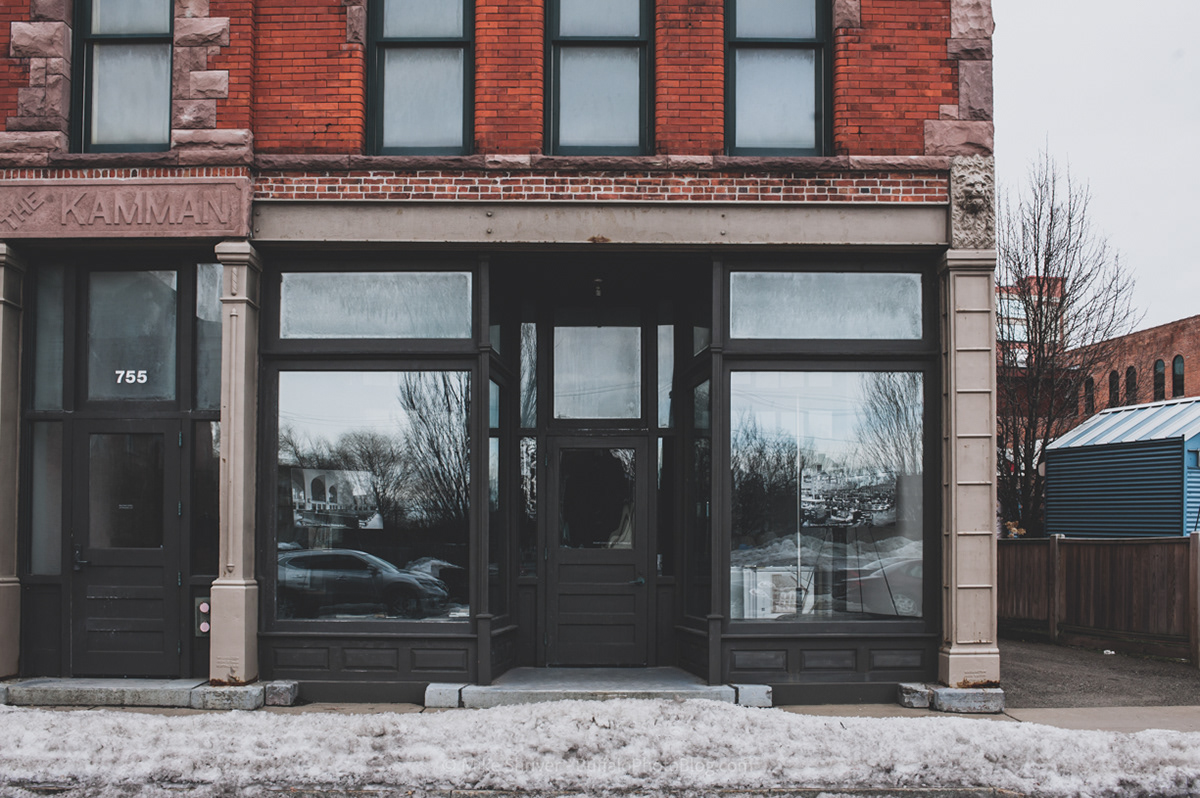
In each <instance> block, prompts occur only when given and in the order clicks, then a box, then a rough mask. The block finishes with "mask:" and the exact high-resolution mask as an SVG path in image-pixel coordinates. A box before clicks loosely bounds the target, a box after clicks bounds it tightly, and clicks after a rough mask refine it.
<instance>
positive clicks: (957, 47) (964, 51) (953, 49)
mask: <svg viewBox="0 0 1200 798" xmlns="http://www.w3.org/2000/svg"><path fill="white" fill-rule="evenodd" d="M946 54H947V55H949V56H950V57H951V58H957V59H959V60H961V61H991V60H992V40H991V39H951V40H950V41H948V42H946Z"/></svg>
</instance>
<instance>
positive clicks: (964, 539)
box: [938, 250, 1000, 687]
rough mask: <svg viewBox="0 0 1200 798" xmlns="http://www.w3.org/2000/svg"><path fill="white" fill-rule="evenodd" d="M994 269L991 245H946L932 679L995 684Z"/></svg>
mask: <svg viewBox="0 0 1200 798" xmlns="http://www.w3.org/2000/svg"><path fill="white" fill-rule="evenodd" d="M995 268H996V253H995V251H994V250H950V251H949V252H948V253H947V254H946V258H945V261H944V262H943V263H942V269H941V309H942V358H943V364H942V369H943V375H944V376H943V380H942V463H943V465H942V490H943V499H942V507H943V508H944V510H943V518H942V572H943V581H942V647H941V650H940V652H939V654H938V680H939V681H940V682H942V683H943V684H945V685H948V686H950V687H984V686H988V687H991V686H995V685H996V684H997V683H998V682H999V681H1000V651H999V649H998V648H997V645H996V529H995V527H996V334H995V330H996V322H995V291H994V288H993V280H994V272H995Z"/></svg>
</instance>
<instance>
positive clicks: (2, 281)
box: [0, 242, 24, 679]
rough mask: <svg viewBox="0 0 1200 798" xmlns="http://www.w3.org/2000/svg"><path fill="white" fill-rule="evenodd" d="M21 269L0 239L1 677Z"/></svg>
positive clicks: (7, 665) (14, 592)
mask: <svg viewBox="0 0 1200 798" xmlns="http://www.w3.org/2000/svg"><path fill="white" fill-rule="evenodd" d="M23 277H24V269H23V268H22V267H21V264H20V262H19V261H18V260H17V258H16V256H15V255H14V253H13V251H12V248H11V247H9V246H8V244H5V243H3V242H0V679H2V678H4V677H6V676H15V675H16V673H17V663H18V656H19V654H20V648H21V646H20V643H21V585H20V583H19V582H18V581H17V463H18V462H19V454H20V452H19V450H18V447H17V444H18V441H19V439H20V430H21V424H20V419H21V408H20V404H21V283H22V279H23Z"/></svg>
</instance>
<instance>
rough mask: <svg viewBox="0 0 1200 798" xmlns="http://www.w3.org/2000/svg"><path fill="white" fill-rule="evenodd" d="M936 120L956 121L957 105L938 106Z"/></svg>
mask: <svg viewBox="0 0 1200 798" xmlns="http://www.w3.org/2000/svg"><path fill="white" fill-rule="evenodd" d="M938 119H958V106H957V105H939V106H938Z"/></svg>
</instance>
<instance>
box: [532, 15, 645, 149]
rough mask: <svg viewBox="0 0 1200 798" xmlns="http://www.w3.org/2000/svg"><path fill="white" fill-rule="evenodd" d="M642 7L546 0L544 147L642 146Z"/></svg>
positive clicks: (643, 135) (643, 91)
mask: <svg viewBox="0 0 1200 798" xmlns="http://www.w3.org/2000/svg"><path fill="white" fill-rule="evenodd" d="M648 8H649V5H648V3H646V1H645V0H609V2H604V3H596V2H593V0H551V3H550V4H549V26H550V30H549V39H550V49H551V63H550V81H549V92H548V93H549V96H548V98H547V105H548V107H549V109H550V124H549V127H550V148H551V150H552V151H553V152H555V153H558V154H566V155H573V154H574V155H586V154H598V153H604V154H614V155H637V154H640V153H644V152H646V151H647V148H648V146H649V140H648V139H649V136H648V133H647V129H648V117H649V110H648V106H649V99H648V98H649V94H650V91H649V82H650V78H649V38H650V37H649V30H650V21H649V14H648Z"/></svg>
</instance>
